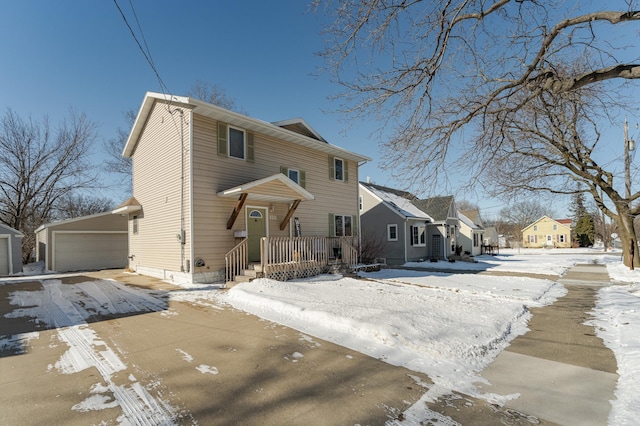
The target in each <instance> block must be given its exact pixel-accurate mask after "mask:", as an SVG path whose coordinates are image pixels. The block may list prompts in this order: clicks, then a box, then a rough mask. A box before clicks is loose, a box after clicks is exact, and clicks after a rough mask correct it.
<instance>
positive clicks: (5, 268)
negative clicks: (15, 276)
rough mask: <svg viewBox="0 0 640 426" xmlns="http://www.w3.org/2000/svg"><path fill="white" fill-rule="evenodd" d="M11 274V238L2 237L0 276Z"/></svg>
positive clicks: (0, 239)
mask: <svg viewBox="0 0 640 426" xmlns="http://www.w3.org/2000/svg"><path fill="white" fill-rule="evenodd" d="M2 275H9V239H8V238H0V276H2Z"/></svg>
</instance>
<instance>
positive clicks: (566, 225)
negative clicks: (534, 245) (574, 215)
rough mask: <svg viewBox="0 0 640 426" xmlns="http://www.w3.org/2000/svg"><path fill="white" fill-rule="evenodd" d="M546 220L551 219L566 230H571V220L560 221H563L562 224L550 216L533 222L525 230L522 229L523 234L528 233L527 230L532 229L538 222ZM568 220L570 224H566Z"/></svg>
mask: <svg viewBox="0 0 640 426" xmlns="http://www.w3.org/2000/svg"><path fill="white" fill-rule="evenodd" d="M545 218H547V219H549V220H550V221H552V222H556V223H557V224H559V225H562V226H564V227H565V228H571V219H560V220H561V221H563V222H560V220H556V219H552V218H550V217H549V216H547V215H544V216H542V217H541V218H539V219H538V220H536V221H534V222H531V223H530V224H529V225H527V226H525V227H524V228H522V231H521V232H524V231H526V230H527V229H529V228H531V227H532V226H533V225H535V224H537V223H538V222H540V221H541V220H543V219H545ZM567 220H568V221H569V222H568V223H567V222H566V221H567Z"/></svg>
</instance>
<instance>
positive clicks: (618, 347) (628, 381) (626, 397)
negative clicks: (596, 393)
mask: <svg viewBox="0 0 640 426" xmlns="http://www.w3.org/2000/svg"><path fill="white" fill-rule="evenodd" d="M626 270H627V271H628V268H626ZM618 272H619V274H618V275H616V276H615V279H616V281H621V280H622V279H623V278H629V276H630V275H636V277H637V272H636V274H634V273H633V272H635V271H628V273H624V272H625V271H624V270H623V269H620V271H618ZM635 279H636V282H635V283H633V284H629V285H622V286H611V287H605V288H602V289H601V290H600V291H599V292H598V302H597V304H596V307H595V309H594V311H593V312H592V313H593V315H594V317H595V319H594V320H592V321H590V322H589V324H591V325H593V326H595V327H596V331H597V334H598V336H599V337H600V338H601V339H602V340H603V341H604V343H605V345H606V346H607V347H608V348H610V349H611V350H612V351H613V353H614V354H615V356H616V361H617V363H618V375H619V376H620V377H619V378H618V384H617V386H616V392H615V394H616V399H615V400H614V401H611V404H612V409H611V412H610V414H609V424H611V425H623V424H625V425H627V424H628V425H631V424H637V421H638V418H640V406H639V404H638V393H639V392H640V384H639V383H640V332H639V330H640V280H638V279H637V278H635Z"/></svg>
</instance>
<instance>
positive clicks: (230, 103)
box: [187, 80, 247, 115]
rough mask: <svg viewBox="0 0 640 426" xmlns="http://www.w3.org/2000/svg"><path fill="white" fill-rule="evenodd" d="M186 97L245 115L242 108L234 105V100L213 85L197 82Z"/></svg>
mask: <svg viewBox="0 0 640 426" xmlns="http://www.w3.org/2000/svg"><path fill="white" fill-rule="evenodd" d="M187 95H188V96H191V97H194V98H196V99H199V100H201V101H204V102H207V103H210V104H212V105H217V106H219V107H222V108H226V109H229V110H231V111H235V112H239V113H241V114H245V115H246V114H247V113H246V112H245V111H244V109H243V108H241V107H240V106H238V105H237V104H236V100H235V99H233V98H232V97H230V96H229V95H227V93H226V92H225V90H224V89H222V88H221V87H219V86H217V85H215V84H211V83H207V82H204V81H202V80H197V81H196V82H195V83H194V84H193V85H192V86H191V90H190V91H189V93H187Z"/></svg>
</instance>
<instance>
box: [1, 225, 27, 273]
mask: <svg viewBox="0 0 640 426" xmlns="http://www.w3.org/2000/svg"><path fill="white" fill-rule="evenodd" d="M23 236H24V235H22V233H21V232H20V231H18V230H16V229H13V228H11V227H9V226H7V225H4V224H0V277H2V276H6V275H13V274H18V273H20V272H22V237H23Z"/></svg>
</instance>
